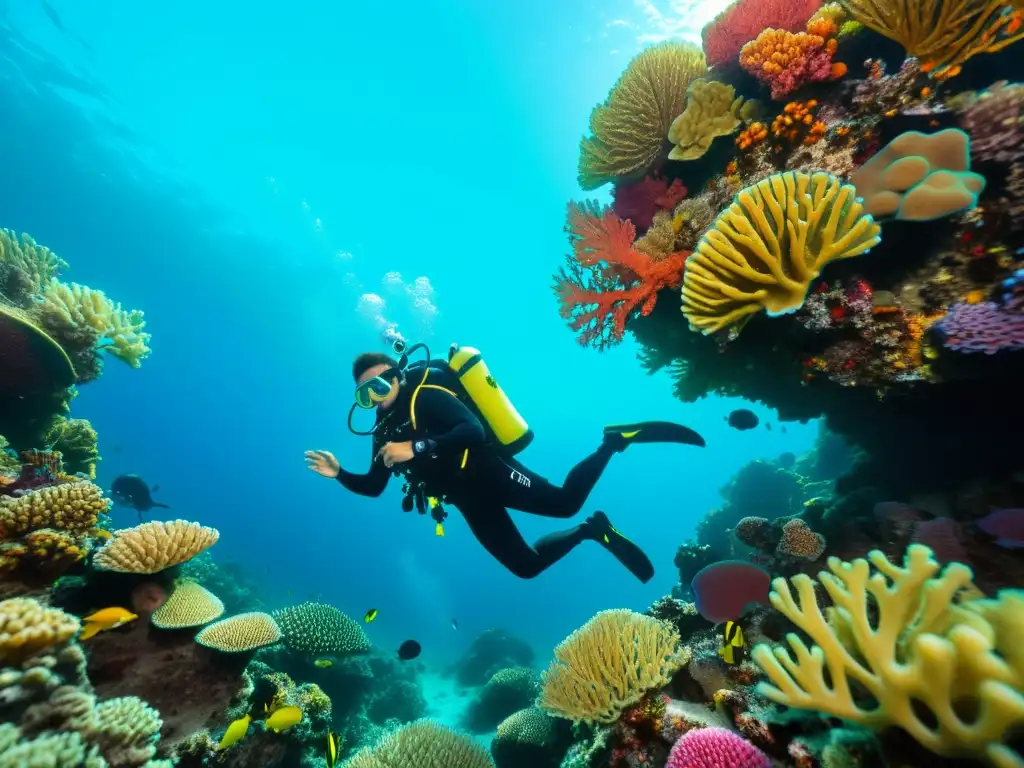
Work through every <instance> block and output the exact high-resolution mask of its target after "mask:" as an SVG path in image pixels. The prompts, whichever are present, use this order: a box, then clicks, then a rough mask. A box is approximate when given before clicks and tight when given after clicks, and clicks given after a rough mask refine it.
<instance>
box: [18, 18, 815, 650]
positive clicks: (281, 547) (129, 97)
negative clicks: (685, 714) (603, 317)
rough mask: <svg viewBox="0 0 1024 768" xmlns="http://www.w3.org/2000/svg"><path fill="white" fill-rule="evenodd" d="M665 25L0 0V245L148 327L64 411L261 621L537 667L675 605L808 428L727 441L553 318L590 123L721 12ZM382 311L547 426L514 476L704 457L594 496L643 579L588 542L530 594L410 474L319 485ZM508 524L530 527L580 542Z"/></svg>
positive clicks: (660, 382) (608, 486) (705, 418)
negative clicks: (715, 518) (255, 603)
mask: <svg viewBox="0 0 1024 768" xmlns="http://www.w3.org/2000/svg"><path fill="white" fill-rule="evenodd" d="M669 5H670V4H669V3H664V4H662V5H661V6H659V5H656V4H653V3H647V2H644V1H643V0H637V2H636V3H635V4H633V3H630V2H628V0H616V1H615V2H611V1H610V0H602V2H580V1H577V0H573V1H572V2H569V1H567V2H559V3H551V2H542V1H541V0H523V1H521V2H516V3H489V2H488V3H485V2H467V1H466V0H462V1H456V0H446V2H440V1H439V0H432V1H429V2H419V3H414V4H383V3H376V2H368V3H360V4H353V3H336V2H332V3H329V2H326V1H325V0H323V1H322V0H299V2H294V3H287V4H280V3H262V4H261V3H242V2H239V1H238V0H225V2H222V3H210V2H203V3H199V2H195V0H181V1H180V2H175V3H139V2H128V1H127V0H96V1H95V2H90V3H80V2H72V1H71V0H64V1H58V0H52V2H51V3H50V6H49V7H50V9H51V11H52V13H51V14H47V13H46V12H45V10H44V7H43V3H42V2H40V0H17V1H16V0H8V1H7V2H0V33H2V35H3V38H2V39H0V105H2V115H3V119H2V120H0V226H3V227H7V228H10V229H15V230H18V231H25V232H29V233H31V234H32V235H33V236H34V237H35V238H36V239H37V240H38V241H39V242H41V243H43V244H46V245H47V246H49V247H51V248H52V249H53V250H55V251H56V252H57V253H58V254H60V255H61V256H62V257H63V258H64V259H65V260H67V261H68V262H70V264H71V269H70V270H69V271H68V272H67V273H66V274H65V279H66V280H69V281H76V282H80V283H84V284H87V285H89V286H91V287H93V288H98V289H102V290H103V291H105V292H107V293H108V294H109V295H110V296H111V297H112V298H114V299H115V300H117V301H120V302H121V303H123V304H124V305H125V306H126V307H130V308H139V309H142V310H144V311H145V313H146V319H147V323H148V325H147V330H148V331H150V332H151V333H152V334H153V340H152V344H151V346H152V348H153V350H154V351H153V354H152V356H151V357H150V358H149V359H147V360H146V361H145V362H144V364H143V367H142V369H141V370H138V371H135V370H131V369H129V368H127V367H126V366H124V365H123V364H121V363H120V362H119V361H117V360H109V361H108V363H107V366H106V371H105V373H104V375H103V377H102V378H101V379H100V380H99V381H96V382H93V383H90V384H88V385H85V386H84V387H83V388H82V390H81V394H80V396H79V397H78V398H77V399H76V400H75V402H74V405H73V413H74V415H75V416H78V417H84V418H88V419H90V420H91V421H92V422H93V424H94V425H95V426H96V428H97V429H98V431H99V433H100V440H101V442H100V448H101V452H102V454H103V456H104V460H103V462H102V463H101V464H100V466H99V482H100V483H101V484H104V485H107V484H109V482H110V480H111V479H112V478H114V477H115V476H116V475H118V474H120V473H123V472H137V473H139V474H141V475H142V476H143V477H144V478H146V479H147V480H149V481H150V482H151V483H157V484H159V485H160V487H161V488H160V492H159V493H158V494H156V495H157V497H158V498H160V499H161V500H162V501H164V502H166V503H168V504H170V505H171V506H172V509H171V510H170V512H171V513H172V514H173V516H175V517H181V518H186V519H192V520H198V521H200V522H202V523H204V524H207V525H212V526H215V527H217V528H218V529H219V530H220V531H221V540H220V543H219V544H217V546H216V547H215V548H214V550H213V554H214V555H215V557H216V558H217V559H219V560H232V561H234V562H236V563H238V564H240V565H242V566H243V567H244V568H245V569H246V572H247V573H248V574H249V578H251V580H252V581H253V582H254V583H256V584H258V589H259V590H260V592H261V594H262V595H263V596H264V597H265V598H266V599H267V600H268V601H269V602H270V603H271V604H272V605H283V604H285V603H286V602H288V601H289V600H301V599H304V598H305V597H306V596H307V595H308V594H314V595H319V596H322V599H325V600H327V601H328V602H332V603H334V604H335V605H337V606H338V607H339V608H341V609H342V610H344V611H346V612H348V613H350V614H352V615H355V616H361V615H362V614H363V613H364V612H365V610H366V609H367V608H369V607H371V606H372V607H376V608H378V609H379V611H380V613H379V618H378V619H377V620H376V622H375V623H374V624H372V625H370V627H369V631H370V633H371V635H372V637H373V639H374V640H375V642H377V643H379V644H380V645H381V646H382V647H388V646H392V647H394V646H397V644H398V643H399V642H401V641H402V640H404V639H406V638H408V637H414V638H416V639H418V640H420V641H421V642H422V644H423V646H424V659H425V660H426V661H428V662H442V661H447V660H448V659H450V658H452V657H454V656H455V655H457V654H458V653H459V652H460V651H461V650H462V649H463V648H464V647H465V645H466V644H468V642H469V641H470V640H471V639H472V637H473V636H474V635H475V634H476V633H477V632H479V631H480V630H483V629H486V628H488V627H492V626H500V627H505V628H508V629H512V630H514V631H515V632H516V633H517V634H519V635H521V636H522V637H524V638H525V639H527V640H529V641H530V642H532V643H534V644H535V646H536V647H537V648H538V653H539V655H540V657H541V658H544V657H546V656H547V654H548V653H549V652H550V648H551V646H552V645H553V644H555V643H557V642H558V641H560V640H561V639H562V638H563V637H564V636H565V635H566V634H568V633H569V632H570V631H572V630H573V629H575V628H576V627H577V626H578V625H580V624H581V623H583V622H584V621H586V620H587V619H588V618H589V617H590V616H592V615H593V614H594V613H595V612H596V611H599V610H601V609H604V608H611V607H631V608H637V609H641V610H642V609H643V608H645V607H646V606H647V605H648V604H649V603H650V602H651V601H653V600H654V599H656V598H657V597H659V596H661V595H663V594H665V593H666V592H668V590H669V589H670V588H671V586H672V585H673V583H674V582H675V581H676V579H677V573H676V570H675V568H674V567H673V565H672V558H673V555H674V553H675V550H676V548H677V546H678V545H679V544H680V543H682V542H683V541H684V540H685V539H686V538H687V537H688V536H690V535H691V534H692V533H693V531H694V526H695V525H696V523H697V521H698V520H699V519H700V518H701V517H702V516H703V515H704V514H705V513H706V512H707V511H708V510H709V509H711V508H713V507H715V506H716V505H717V504H718V502H719V495H718V488H719V487H721V486H722V485H723V484H725V483H726V482H727V481H728V479H729V478H730V476H731V475H732V474H733V473H734V472H735V471H736V470H737V469H739V468H740V467H741V466H742V465H743V464H744V463H746V462H747V461H749V460H751V459H754V458H759V457H771V456H775V455H777V454H779V453H781V452H784V451H794V452H800V451H803V450H806V449H808V448H810V446H811V445H812V443H813V437H814V433H815V425H813V424H810V425H788V433H787V434H785V435H783V434H780V431H779V429H778V427H777V426H776V427H775V429H774V430H773V431H767V430H766V429H764V428H761V429H758V430H754V431H751V432H745V433H739V432H736V431H733V430H730V429H729V428H728V427H727V426H726V424H725V422H724V418H725V416H726V414H727V413H728V412H729V411H730V410H732V409H733V408H736V407H742V406H743V405H744V404H743V403H741V402H739V401H733V400H722V399H708V400H704V401H701V402H700V403H697V404H683V403H680V402H678V401H676V400H674V399H673V398H672V396H671V382H670V379H669V378H668V376H667V375H657V376H647V375H646V374H645V373H644V372H643V371H642V369H641V368H640V366H639V364H638V363H637V362H636V348H635V346H634V345H633V344H632V343H631V342H629V341H627V342H626V343H624V344H623V345H622V346H621V347H619V348H616V349H614V350H612V351H611V352H608V353H604V354H598V353H596V352H594V351H591V350H587V349H582V348H580V347H579V346H578V345H577V344H576V342H575V340H574V338H573V334H572V333H571V332H570V331H569V330H568V329H567V328H566V327H565V326H564V324H563V321H562V320H561V319H560V318H559V316H558V312H557V307H556V303H555V300H554V297H553V296H552V293H551V289H550V286H551V282H552V281H551V275H552V273H553V272H554V271H555V270H556V269H557V267H558V266H559V265H560V264H561V261H562V258H563V255H564V253H565V252H566V239H565V235H564V232H563V225H564V215H565V205H566V203H567V201H568V200H570V199H573V198H580V197H581V193H580V190H579V189H578V187H577V185H576V158H577V145H578V142H579V139H580V136H581V135H582V133H583V132H584V130H585V129H586V125H587V117H588V115H589V112H590V110H591V108H592V107H593V106H594V104H596V103H597V102H598V101H600V100H602V99H603V98H604V96H605V94H606V92H607V90H608V88H609V87H610V86H611V84H612V83H613V82H614V81H615V79H616V78H617V77H618V75H619V73H620V72H621V70H622V69H623V67H624V66H625V64H626V62H627V61H628V59H629V57H630V56H632V55H633V54H635V53H636V51H638V50H639V48H640V46H641V45H642V44H643V43H644V42H646V41H649V40H654V39H659V38H660V37H664V36H666V35H682V36H686V35H689V36H691V37H692V36H693V34H694V30H696V29H699V28H700V26H701V25H702V24H703V22H704V21H705V20H707V18H709V17H710V16H712V15H713V14H714V12H715V11H716V6H717V5H718V4H717V3H706V2H705V3H685V2H679V0H676V2H674V3H671V5H672V6H675V8H674V9H673V8H670V7H669ZM409 6H415V7H409ZM54 16H56V17H57V19H59V22H60V27H58V26H57V25H56V24H55V23H54V18H53V17H54ZM390 272H397V273H399V275H400V279H395V278H392V279H391V282H390V283H388V282H387V281H386V280H385V276H386V275H387V274H388V273H390ZM419 277H425V278H426V279H427V280H428V281H429V286H430V288H431V289H432V292H430V293H427V292H426V291H425V290H422V288H425V284H423V283H422V281H421V283H420V285H421V290H419V293H418V294H417V292H416V290H417V289H416V287H415V286H416V284H415V280H416V278H419ZM367 293H372V294H377V295H379V296H380V297H381V298H382V299H383V300H384V301H385V302H386V303H385V305H384V307H383V310H382V311H381V312H378V313H377V314H378V315H382V317H383V320H382V322H383V321H387V322H391V323H398V329H399V331H400V332H402V333H403V334H405V335H407V336H408V337H409V338H411V339H413V340H424V341H426V342H428V343H429V344H431V345H432V346H433V348H434V350H435V352H436V353H443V352H444V351H445V349H446V348H447V346H448V344H449V343H450V342H452V341H458V342H460V343H462V344H469V345H472V346H476V347H478V348H480V349H481V350H482V351H483V352H484V355H485V357H486V360H487V362H488V363H489V364H490V366H491V369H492V371H493V372H494V373H495V375H496V376H498V377H499V379H500V381H501V383H502V385H503V386H504V388H505V390H506V391H507V392H508V393H509V395H510V396H511V397H512V398H513V400H514V402H515V403H516V405H517V407H518V408H519V410H520V411H521V413H522V414H523V415H524V416H525V417H526V418H527V419H528V420H529V422H530V424H531V426H532V427H533V429H534V430H535V432H536V433H537V438H536V440H535V442H534V444H533V445H532V446H531V447H530V448H529V449H528V450H527V451H526V452H525V453H524V454H523V456H522V458H523V459H524V461H525V462H526V463H527V464H528V465H529V466H531V467H532V468H534V469H535V470H537V471H538V472H540V473H542V474H544V475H546V476H548V477H549V478H550V479H552V480H553V481H555V482H561V479H562V478H563V477H564V475H565V472H566V471H567V470H568V469H569V468H570V467H571V466H572V465H573V464H574V463H575V462H576V461H577V460H579V459H580V458H582V457H583V456H584V455H585V454H586V453H588V452H590V451H591V450H592V449H593V447H594V446H595V445H596V444H597V441H598V440H599V439H600V429H601V426H602V425H603V424H605V423H609V422H615V421H635V420H640V419H671V420H675V421H680V422H683V423H686V424H688V425H689V426H691V427H693V428H695V429H698V430H699V431H701V432H702V433H703V434H704V435H705V436H706V438H707V440H708V447H707V448H706V449H704V450H699V449H695V448H690V447H685V446H661V447H655V446H637V447H635V448H630V449H629V451H627V452H626V453H625V454H623V455H621V456H618V457H616V458H615V459H614V461H613V463H612V465H611V467H610V468H609V470H608V472H607V473H606V475H605V476H604V478H603V479H602V481H601V483H600V485H599V486H598V488H597V490H596V491H595V493H594V495H593V497H592V498H591V501H590V503H589V504H588V506H587V509H588V510H593V509H596V508H600V509H604V510H606V511H607V512H608V513H609V515H610V516H611V518H612V520H613V521H614V522H615V523H616V525H617V526H618V527H619V528H620V529H622V530H623V531H624V532H625V533H627V535H629V536H630V537H631V538H633V539H634V540H635V541H637V542H638V543H639V544H641V545H642V546H643V547H644V548H645V549H646V550H647V551H648V552H649V553H650V555H651V558H652V559H653V561H654V562H655V565H656V567H657V569H658V573H657V575H656V577H655V578H654V580H653V581H652V582H651V583H649V584H647V585H643V586H641V585H639V584H638V583H636V582H635V580H634V579H633V578H632V577H631V576H630V575H629V574H628V573H627V572H626V571H625V570H624V569H622V568H620V567H619V566H618V565H617V564H616V563H615V562H614V561H613V560H611V558H610V557H609V556H608V555H607V554H606V553H605V552H604V551H602V550H600V549H599V548H598V547H596V546H584V547H581V548H580V549H578V550H577V551H576V552H574V553H573V554H572V555H570V557H569V558H568V559H567V560H565V561H563V562H562V563H560V564H559V565H557V566H555V567H554V568H552V569H551V570H550V571H548V572H547V573H545V574H543V575H542V576H541V577H540V578H538V579H536V580H533V581H520V580H518V579H516V578H515V577H513V576H511V575H510V574H508V573H506V572H505V571H504V570H503V569H502V567H501V566H499V565H498V564H497V563H496V562H494V561H493V560H492V559H491V558H490V557H489V556H488V555H487V554H486V553H485V552H484V551H483V550H482V548H481V547H479V546H478V545H477V544H476V542H475V541H474V540H473V539H472V537H471V535H470V534H469V532H468V530H467V529H466V527H465V525H464V524H462V522H461V520H460V519H459V517H458V515H457V513H454V512H453V514H452V517H451V518H450V519H449V522H448V525H447V535H446V536H445V537H444V538H437V537H435V536H434V535H433V525H432V524H431V522H430V521H429V519H425V518H423V517H420V516H417V515H415V514H403V513H402V512H401V511H400V508H399V501H400V494H399V491H398V487H397V483H395V482H394V481H393V482H392V485H391V487H390V488H389V489H388V491H387V492H386V493H385V495H384V496H382V497H381V498H379V499H363V498H359V497H355V496H352V495H349V494H347V493H345V492H344V491H343V490H342V489H341V488H340V487H339V486H338V484H337V483H335V482H334V481H331V480H325V479H323V478H320V477H318V476H316V475H314V474H312V473H311V472H309V471H308V470H307V469H306V468H305V466H304V463H303V458H302V457H303V452H304V451H305V450H307V449H312V448H323V449H328V450H332V451H334V452H335V453H336V455H337V456H338V457H339V458H340V459H341V461H342V463H343V465H344V466H345V467H347V468H349V469H352V470H355V471H364V470H365V468H366V467H367V466H368V464H369V458H370V456H369V450H370V449H369V444H368V438H360V437H355V436H352V435H350V434H349V433H348V431H347V429H346V427H345V418H346V416H347V412H348V409H349V406H350V404H351V392H352V382H351V378H350V365H351V360H352V358H353V357H354V356H355V355H356V354H357V353H359V352H361V351H365V350H370V349H378V350H383V344H382V342H381V340H380V336H379V331H380V328H381V326H380V325H379V324H375V321H374V318H373V317H372V316H371V314H372V313H367V312H365V311H362V310H361V306H362V309H363V310H365V307H366V302H365V301H364V302H362V305H361V304H360V297H361V296H362V295H363V294H367ZM417 298H419V299H420V302H419V306H417V305H416V301H415V300H416V299H417ZM424 299H426V300H427V301H426V302H425V301H424ZM427 302H429V304H428V303H427ZM378 319H380V318H378ZM680 322H683V320H682V318H680ZM754 410H755V411H756V412H757V413H758V414H759V415H760V416H761V418H762V420H765V421H771V422H774V421H775V416H774V414H772V413H770V412H768V411H766V410H765V409H763V408H761V407H760V406H755V407H754ZM757 512H758V510H756V509H751V510H750V513H751V514H756V513H757ZM114 515H115V523H116V524H117V525H118V526H129V525H132V524H134V523H135V521H136V519H135V513H134V511H131V510H122V509H117V510H115V512H114ZM517 520H518V521H519V522H520V524H521V527H522V530H523V531H524V533H525V534H526V535H527V537H528V538H534V537H537V536H539V535H543V534H544V533H547V532H550V531H552V530H555V529H557V528H558V527H559V526H561V525H564V523H560V522H559V521H552V520H544V519H539V518H532V519H531V518H530V517H529V516H527V515H522V514H518V513H517ZM452 618H456V619H457V620H458V622H459V625H460V628H459V630H458V632H453V631H452V629H451V627H450V622H451V619H452Z"/></svg>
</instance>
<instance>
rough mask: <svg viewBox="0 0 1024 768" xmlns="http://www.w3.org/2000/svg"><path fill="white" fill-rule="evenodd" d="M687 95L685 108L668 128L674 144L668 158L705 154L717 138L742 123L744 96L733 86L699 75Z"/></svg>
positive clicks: (684, 157)
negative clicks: (737, 93) (741, 113)
mask: <svg viewBox="0 0 1024 768" xmlns="http://www.w3.org/2000/svg"><path fill="white" fill-rule="evenodd" d="M686 95H687V102H686V111H685V112H683V114H681V115H679V117H677V118H676V119H675V120H673V121H672V125H671V127H669V129H668V140H669V141H671V142H672V143H673V144H675V146H674V147H673V148H672V151H671V152H669V155H668V157H669V160H696V159H697V158H698V157H703V156H704V153H705V152H707V151H708V149H709V148H710V147H711V142H712V141H714V140H715V138H716V137H718V136H728V135H729V134H731V133H733V132H734V131H735V130H736V129H737V128H738V127H739V125H740V114H739V112H740V107H741V106H743V97H742V96H737V95H736V89H735V88H733V87H732V86H731V85H726V84H725V83H719V82H716V81H714V80H705V79H704V78H698V79H697V80H694V81H693V82H692V83H690V87H689V88H688V89H687V90H686Z"/></svg>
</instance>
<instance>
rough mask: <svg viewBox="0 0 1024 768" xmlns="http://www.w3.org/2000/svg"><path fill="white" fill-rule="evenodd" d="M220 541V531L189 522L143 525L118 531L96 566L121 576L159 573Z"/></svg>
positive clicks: (104, 547) (106, 546)
mask: <svg viewBox="0 0 1024 768" xmlns="http://www.w3.org/2000/svg"><path fill="white" fill-rule="evenodd" d="M74 487H77V486H74ZM219 538H220V533H219V532H218V531H217V529H216V528H207V527H206V526H203V525H199V523H191V522H188V521H187V520H171V521H169V522H166V523H163V522H159V521H153V522H149V523H142V524H141V525H137V526H135V527H134V528H122V529H121V530H119V531H114V535H113V538H111V539H110V541H108V542H107V543H106V544H105V545H104V546H103V547H102V548H101V549H100V550H99V551H98V552H96V555H95V556H94V557H93V566H94V567H96V568H100V569H102V570H107V571H119V572H121V573H159V572H160V571H162V570H164V569H165V568H170V567H171V566H172V565H178V564H179V563H184V562H185V561H187V560H191V559H192V558H193V557H195V556H196V555H198V554H199V553H200V552H202V551H204V550H206V549H209V548H210V547H212V546H213V545H214V544H216V543H217V539H219Z"/></svg>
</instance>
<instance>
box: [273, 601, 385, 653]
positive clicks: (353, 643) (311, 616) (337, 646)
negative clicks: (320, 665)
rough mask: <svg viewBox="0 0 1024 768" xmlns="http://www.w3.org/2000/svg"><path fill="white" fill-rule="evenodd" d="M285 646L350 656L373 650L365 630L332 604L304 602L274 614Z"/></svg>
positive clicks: (294, 649)
mask: <svg viewBox="0 0 1024 768" xmlns="http://www.w3.org/2000/svg"><path fill="white" fill-rule="evenodd" d="M274 620H275V621H277V624H278V626H280V627H281V632H282V634H283V635H284V643H285V645H286V646H287V647H288V648H289V649H290V650H292V651H295V652H297V653H305V654H310V655H324V654H333V655H338V656H347V655H352V654H357V653H366V652H367V651H369V650H370V647H371V644H370V638H368V637H367V636H366V633H365V632H364V631H363V628H362V627H360V626H359V624H358V623H357V622H356V621H354V620H353V619H350V618H349V617H348V616H346V615H345V614H344V613H342V612H341V611H339V610H338V609H337V608H335V607H334V606H333V605H326V604H324V603H302V604H301V605H295V606H292V607H290V608H284V609H282V610H280V611H276V612H275V613H274Z"/></svg>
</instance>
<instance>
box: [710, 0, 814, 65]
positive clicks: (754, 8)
mask: <svg viewBox="0 0 1024 768" xmlns="http://www.w3.org/2000/svg"><path fill="white" fill-rule="evenodd" d="M820 5H821V0H737V1H736V2H734V3H732V5H730V6H729V7H728V8H726V9H725V10H724V11H722V13H720V14H718V16H716V17H715V18H714V20H713V21H711V22H710V23H709V24H707V25H706V26H705V27H704V29H703V30H701V33H700V36H701V38H702V40H703V42H704V54H705V55H706V56H707V59H708V63H709V64H711V65H712V66H715V67H721V66H725V65H728V64H732V63H733V62H735V61H736V58H737V57H738V56H739V53H740V49H741V48H742V47H743V46H744V45H745V44H746V43H748V42H750V41H751V40H753V39H754V38H755V37H757V36H758V35H759V34H761V31H762V30H765V29H767V28H769V27H775V28H776V29H784V30H789V31H793V32H795V31H797V30H800V29H803V26H804V24H805V23H806V22H807V20H808V19H809V18H811V16H812V15H814V12H815V11H817V10H818V6H820Z"/></svg>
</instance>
